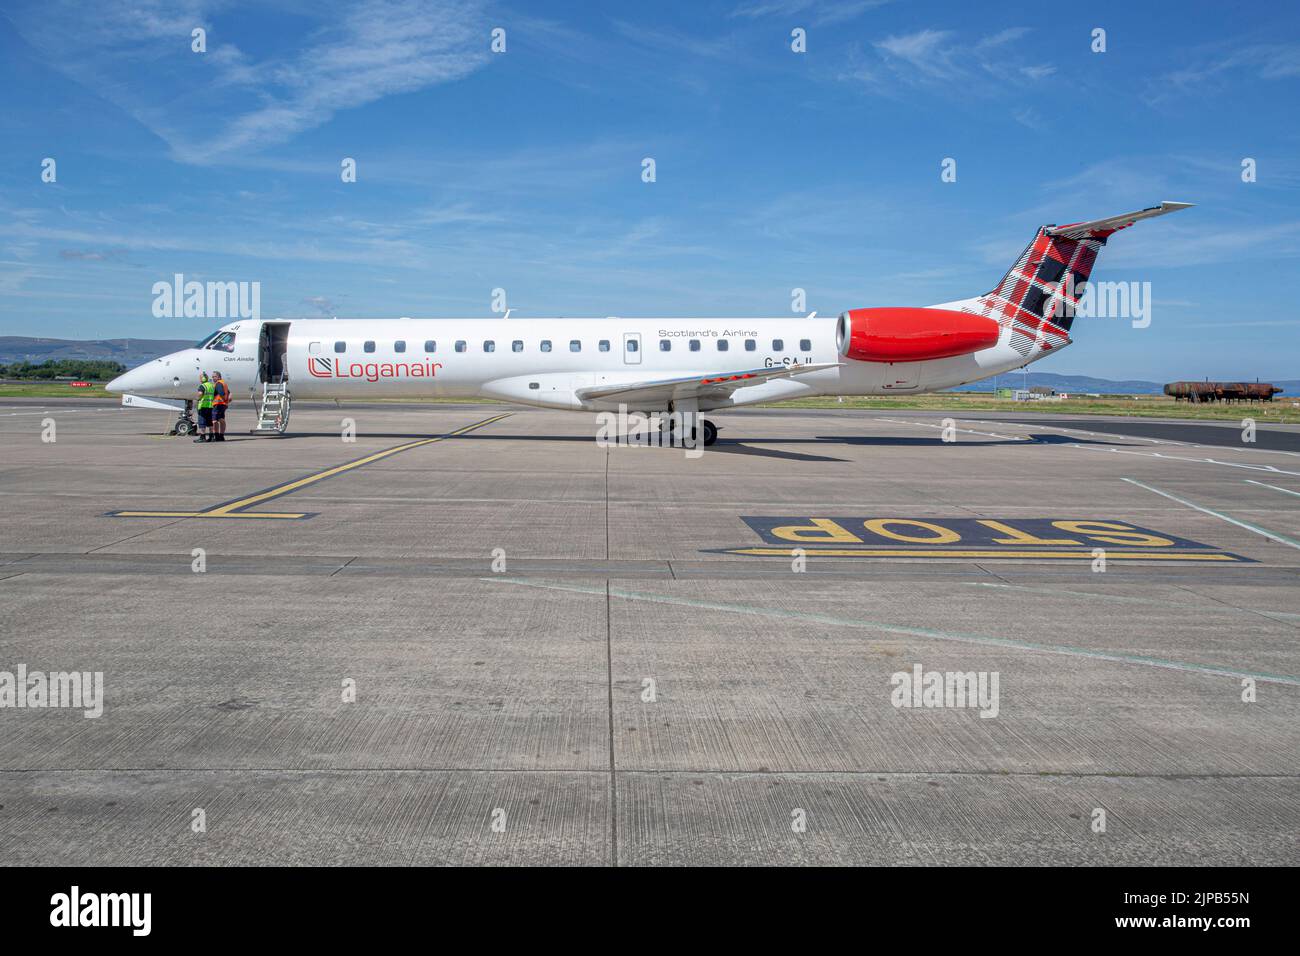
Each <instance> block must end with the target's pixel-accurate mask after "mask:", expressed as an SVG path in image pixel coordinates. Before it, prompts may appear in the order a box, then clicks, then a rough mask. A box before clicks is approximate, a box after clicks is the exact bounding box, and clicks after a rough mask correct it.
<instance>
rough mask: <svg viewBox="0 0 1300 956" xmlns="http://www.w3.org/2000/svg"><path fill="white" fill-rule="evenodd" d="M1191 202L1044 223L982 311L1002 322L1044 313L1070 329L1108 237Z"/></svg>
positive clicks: (1035, 321)
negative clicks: (1056, 223)
mask: <svg viewBox="0 0 1300 956" xmlns="http://www.w3.org/2000/svg"><path fill="white" fill-rule="evenodd" d="M1190 205H1191V203H1185V202H1162V203H1161V204H1160V205H1159V206H1152V207H1150V208H1149V209H1142V210H1139V211H1137V212H1130V213H1125V214H1124V215H1122V216H1111V217H1110V218H1108V219H1096V220H1093V221H1091V222H1076V223H1072V224H1070V225H1066V226H1043V227H1042V228H1040V229H1039V230H1038V233H1037V234H1036V235H1035V236H1034V240H1033V242H1031V243H1030V244H1029V245H1028V246H1027V247H1026V249H1025V251H1024V252H1022V253H1021V254H1020V258H1019V259H1017V260H1016V264H1015V265H1014V266H1012V267H1011V271H1009V272H1008V273H1007V274H1006V275H1005V276H1004V277H1003V278H1002V281H1001V282H999V283H998V284H997V287H996V288H995V289H994V290H993V291H992V292H989V293H986V294H985V295H982V296H980V297H979V303H980V306H981V310H980V311H982V312H983V313H984V314H985V315H992V316H994V317H995V318H997V319H998V320H999V321H1001V322H1004V323H1014V322H1016V321H1017V320H1018V321H1019V322H1021V323H1024V324H1026V325H1029V326H1033V327H1038V328H1041V327H1042V325H1043V320H1044V319H1045V320H1047V322H1049V323H1051V324H1052V325H1055V326H1056V327H1057V328H1059V329H1062V330H1064V331H1067V332H1068V331H1069V329H1070V325H1071V324H1072V323H1073V321H1074V308H1075V306H1076V305H1077V304H1078V301H1079V297H1080V296H1081V295H1083V292H1084V288H1085V284H1086V283H1087V281H1088V276H1089V275H1091V274H1092V267H1093V264H1094V263H1095V262H1096V261H1097V253H1098V252H1099V251H1100V250H1101V247H1102V246H1104V245H1105V244H1106V240H1107V239H1109V238H1110V236H1111V235H1112V234H1114V233H1116V232H1118V231H1119V230H1121V229H1127V228H1128V227H1129V226H1131V225H1133V223H1135V222H1138V221H1140V220H1142V219H1151V218H1153V217H1155V216H1163V215H1165V214H1166V213H1171V212H1177V211H1178V210H1180V209H1186V208H1187V207H1188V206H1190Z"/></svg>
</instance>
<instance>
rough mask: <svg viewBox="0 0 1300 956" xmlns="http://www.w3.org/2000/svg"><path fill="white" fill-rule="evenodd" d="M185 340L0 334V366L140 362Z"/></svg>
mask: <svg viewBox="0 0 1300 956" xmlns="http://www.w3.org/2000/svg"><path fill="white" fill-rule="evenodd" d="M193 344H194V343H193V341H191V340H189V339H95V340H93V341H88V342H80V341H77V340H75V339H43V338H32V337H30V336H26V335H0V365H7V364H9V363H10V362H48V361H51V360H54V361H58V360H60V359H73V360H82V361H84V360H87V359H101V360H108V361H112V362H121V363H122V364H123V365H125V366H128V367H130V366H132V365H140V364H141V363H143V362H149V361H152V360H153V359H156V358H157V357H158V356H160V355H166V354H167V353H168V352H175V351H176V350H178V349H183V348H186V347H188V346H190V345H193Z"/></svg>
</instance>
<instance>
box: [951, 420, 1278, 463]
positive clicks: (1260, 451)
mask: <svg viewBox="0 0 1300 956" xmlns="http://www.w3.org/2000/svg"><path fill="white" fill-rule="evenodd" d="M965 420H966V421H973V422H975V423H976V424H977V425H1011V426H1014V427H1016V428H1044V429H1047V430H1048V431H1056V432H1069V433H1071V434H1077V435H1092V436H1094V437H1096V438H1123V439H1125V440H1127V441H1149V442H1151V443H1152V444H1155V445H1180V446H1182V447H1184V448H1215V449H1218V450H1219V451H1249V452H1254V453H1255V454H1257V455H1290V456H1291V457H1293V458H1300V451H1285V450H1283V449H1281V448H1246V447H1245V446H1242V447H1241V448H1238V447H1237V446H1236V445H1206V444H1202V443H1201V442H1187V441H1176V440H1175V439H1173V438H1147V437H1146V436H1144V435H1124V434H1121V433H1119V432H1093V431H1085V430H1084V429H1081V428H1064V427H1062V426H1060V425H1042V424H1039V423H1037V422H998V421H986V420H982V419H977V418H968V419H965ZM1173 424H1196V423H1195V422H1186V421H1184V422H1175V423H1173ZM1229 430H1230V429H1226V428H1225V429H1224V431H1229ZM1231 430H1232V431H1235V430H1236V429H1235V427H1234V428H1233V429H1231Z"/></svg>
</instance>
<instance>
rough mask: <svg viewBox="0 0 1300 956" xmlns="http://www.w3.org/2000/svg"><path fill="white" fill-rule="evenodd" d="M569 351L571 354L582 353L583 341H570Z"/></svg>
mask: <svg viewBox="0 0 1300 956" xmlns="http://www.w3.org/2000/svg"><path fill="white" fill-rule="evenodd" d="M569 351H570V352H581V351H582V340H581V339H569Z"/></svg>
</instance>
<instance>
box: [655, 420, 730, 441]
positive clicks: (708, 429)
mask: <svg viewBox="0 0 1300 956" xmlns="http://www.w3.org/2000/svg"><path fill="white" fill-rule="evenodd" d="M677 419H678V416H677V415H674V414H670V415H666V416H665V417H664V419H663V422H664V427H666V428H667V429H668V431H669V432H670V433H671V432H674V431H676V430H677ZM696 421H697V422H698V425H697V426H692V428H691V432H690V435H691V444H692V445H694V444H695V442H697V441H702V442H703V444H704V447H705V448H708V447H709V446H710V445H712V444H713V443H714V442H716V441H717V440H718V426H717V425H715V424H713V422H711V421H709V420H708V419H707V418H700V417H699V416H698V415H697V416H696ZM701 432H702V433H703V434H701Z"/></svg>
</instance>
